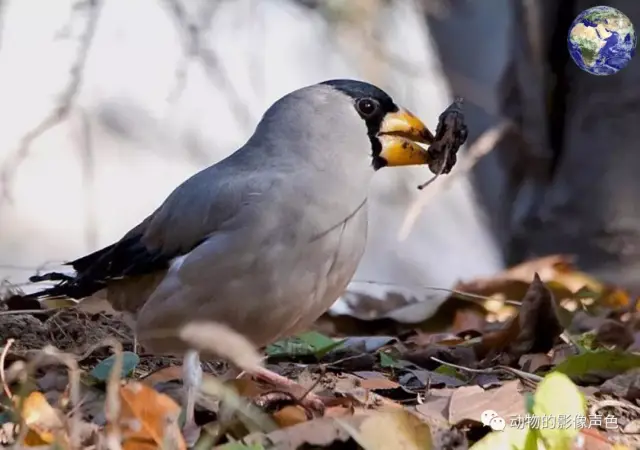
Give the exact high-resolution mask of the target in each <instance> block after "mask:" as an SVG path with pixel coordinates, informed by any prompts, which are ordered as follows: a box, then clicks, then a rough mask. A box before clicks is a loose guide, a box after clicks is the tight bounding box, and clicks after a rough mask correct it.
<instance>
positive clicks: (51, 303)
mask: <svg viewBox="0 0 640 450" xmlns="http://www.w3.org/2000/svg"><path fill="white" fill-rule="evenodd" d="M40 305H42V306H44V307H45V309H61V308H69V307H75V306H77V305H78V302H77V301H76V300H71V299H68V298H60V297H54V298H48V299H44V300H40Z"/></svg>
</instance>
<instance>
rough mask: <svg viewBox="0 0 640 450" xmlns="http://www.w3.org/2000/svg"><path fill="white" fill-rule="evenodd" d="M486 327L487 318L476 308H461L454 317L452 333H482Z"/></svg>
mask: <svg viewBox="0 0 640 450" xmlns="http://www.w3.org/2000/svg"><path fill="white" fill-rule="evenodd" d="M484 326H485V316H484V314H482V313H481V312H480V311H478V310H477V309H475V308H460V309H458V310H456V312H455V315H454V316H453V325H452V326H451V331H452V332H454V333H461V332H464V331H469V330H475V331H482V330H483V329H484Z"/></svg>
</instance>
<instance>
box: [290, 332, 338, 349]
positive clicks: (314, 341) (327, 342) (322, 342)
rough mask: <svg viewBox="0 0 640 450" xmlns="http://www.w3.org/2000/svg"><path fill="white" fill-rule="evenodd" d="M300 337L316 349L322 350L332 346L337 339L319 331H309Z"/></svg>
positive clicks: (299, 337) (299, 336)
mask: <svg viewBox="0 0 640 450" xmlns="http://www.w3.org/2000/svg"><path fill="white" fill-rule="evenodd" d="M298 339H300V340H301V341H302V342H304V343H305V344H307V345H308V346H309V347H311V348H312V349H313V350H314V351H319V350H322V349H323V348H326V347H330V346H332V345H334V344H335V342H336V341H334V340H333V339H331V338H330V337H328V336H325V335H324V334H321V333H318V332H317V331H309V332H307V333H302V334H299V335H298Z"/></svg>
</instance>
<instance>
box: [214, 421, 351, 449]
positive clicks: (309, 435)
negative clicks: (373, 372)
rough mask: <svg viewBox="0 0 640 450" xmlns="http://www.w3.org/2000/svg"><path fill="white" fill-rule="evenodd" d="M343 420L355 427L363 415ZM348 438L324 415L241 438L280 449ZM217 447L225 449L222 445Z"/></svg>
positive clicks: (252, 443) (310, 446) (312, 446)
mask: <svg viewBox="0 0 640 450" xmlns="http://www.w3.org/2000/svg"><path fill="white" fill-rule="evenodd" d="M343 420H344V421H347V422H348V423H350V424H353V426H356V427H357V426H358V425H359V424H360V423H361V422H362V420H363V416H352V417H346V418H344V419H343ZM349 440H350V436H349V434H348V433H347V432H346V431H345V430H344V429H343V428H341V427H340V426H338V425H337V423H336V419H335V418H334V417H324V418H319V419H316V420H312V421H308V422H303V423H300V424H298V425H294V426H292V427H287V428H281V429H278V430H274V431H272V432H270V433H267V434H265V433H252V434H250V435H248V436H245V437H244V438H243V439H242V441H243V443H244V444H245V445H262V446H265V447H268V448H277V449H281V450H296V449H298V448H324V447H328V446H330V445H331V444H333V443H334V442H343V443H344V442H347V441H349ZM305 444H306V445H305ZM250 448H251V447H250ZM258 448H259V447H258ZM219 449H220V450H221V449H225V450H226V448H225V447H224V446H222V447H220V448H219Z"/></svg>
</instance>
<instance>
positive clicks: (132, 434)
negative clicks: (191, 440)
mask: <svg viewBox="0 0 640 450" xmlns="http://www.w3.org/2000/svg"><path fill="white" fill-rule="evenodd" d="M119 395H120V403H121V406H120V416H119V418H118V424H119V426H120V427H121V432H122V435H123V438H124V444H123V446H124V447H125V448H131V449H133V448H142V446H144V447H145V448H147V447H149V448H151V447H150V446H151V445H152V444H153V443H155V444H156V446H158V447H161V446H162V445H163V444H164V442H165V440H166V438H167V437H171V438H172V439H174V440H175V441H176V443H177V448H178V449H179V450H186V448H187V446H186V443H185V441H184V438H183V437H182V433H181V432H180V429H179V427H178V420H177V419H178V416H179V414H180V407H179V406H178V405H177V404H176V402H174V401H173V399H172V398H171V397H169V396H168V395H165V394H161V393H159V392H157V391H155V390H154V389H152V388H151V387H149V386H147V385H145V384H143V383H138V382H130V383H127V384H125V385H123V386H121V387H120V391H119ZM168 419H174V420H172V421H170V422H169V421H168ZM167 423H170V425H167ZM169 433H171V434H170V435H169Z"/></svg>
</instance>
